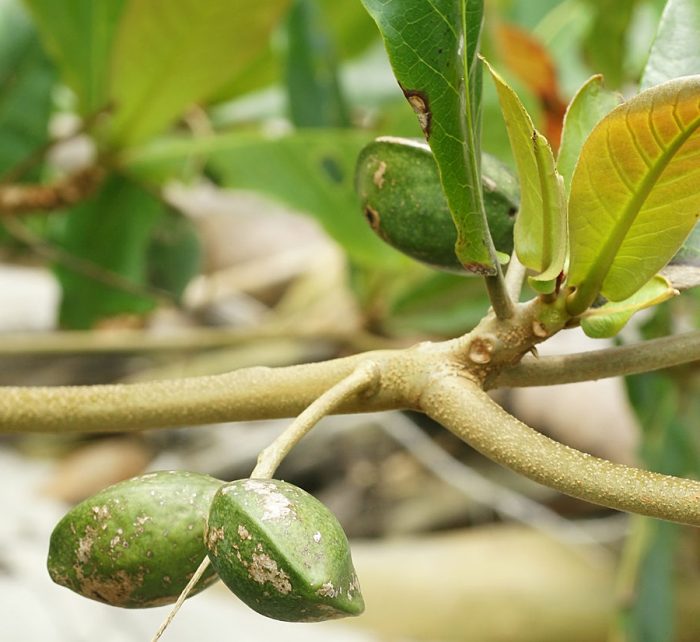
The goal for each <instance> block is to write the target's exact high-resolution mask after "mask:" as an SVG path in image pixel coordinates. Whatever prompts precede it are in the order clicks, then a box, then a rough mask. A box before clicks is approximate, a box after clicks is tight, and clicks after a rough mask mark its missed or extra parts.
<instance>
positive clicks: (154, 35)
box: [93, 0, 288, 146]
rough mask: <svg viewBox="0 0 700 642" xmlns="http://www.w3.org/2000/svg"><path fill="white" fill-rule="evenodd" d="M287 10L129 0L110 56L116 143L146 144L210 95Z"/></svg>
mask: <svg viewBox="0 0 700 642" xmlns="http://www.w3.org/2000/svg"><path fill="white" fill-rule="evenodd" d="M93 4H100V3H93ZM287 5H288V1H287V0H267V2H258V1H257V0H240V1H239V2H221V1H220V0H169V1H168V2H165V1H163V0H160V1H155V0H153V1H150V2H141V1H140V0H130V1H129V2H128V5H127V7H126V9H125V11H124V15H123V17H122V20H121V23H120V27H119V31H118V33H117V36H116V39H115V43H114V49H113V54H112V74H111V92H110V93H111V95H112V98H113V99H114V102H115V105H116V109H117V110H116V112H115V117H114V122H113V131H112V138H113V141H114V142H115V143H116V144H117V145H119V146H127V145H131V144H133V143H135V142H138V141H142V140H144V139H146V138H148V137H149V136H151V135H153V134H156V133H158V132H159V131H161V130H162V129H163V128H165V127H166V126H167V125H169V124H170V123H171V122H172V121H173V120H175V118H177V116H179V115H180V114H181V113H182V111H183V110H184V109H185V108H186V107H187V106H188V105H190V104H192V103H195V102H198V101H203V100H207V99H208V98H210V97H211V96H212V95H213V94H214V93H215V92H217V91H218V90H220V89H221V88H222V87H223V86H224V85H225V84H226V83H227V82H228V81H230V80H231V79H232V78H234V77H235V76H236V75H237V74H238V73H240V72H241V71H243V70H244V69H245V68H246V67H247V66H248V65H249V64H250V63H251V62H252V61H253V60H254V59H255V58H256V56H257V55H258V54H259V53H260V52H261V51H263V49H264V47H265V46H266V43H267V40H268V37H269V34H270V31H271V30H272V28H273V26H274V25H275V24H276V23H277V21H278V20H279V18H280V16H281V15H282V13H283V11H284V10H285V9H286V7H287Z"/></svg>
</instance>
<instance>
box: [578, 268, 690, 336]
mask: <svg viewBox="0 0 700 642" xmlns="http://www.w3.org/2000/svg"><path fill="white" fill-rule="evenodd" d="M677 294H679V292H678V290H675V289H674V288H673V287H672V286H671V284H670V283H669V282H668V280H667V279H665V278H664V277H663V276H660V275H656V276H655V277H654V278H652V279H651V280H650V281H647V282H646V283H645V284H644V285H643V286H642V287H641V288H639V290H637V291H636V292H635V293H634V294H633V295H632V296H631V297H629V298H628V299H625V300H624V301H618V302H615V303H606V304H605V305H602V306H601V307H599V308H594V309H591V310H589V311H588V312H586V313H585V314H584V315H583V317H582V318H581V327H582V328H583V331H584V332H585V333H586V334H587V335H588V336H589V337H593V338H594V339H604V338H607V337H614V336H615V335H616V334H617V333H618V332H620V330H622V328H624V327H625V325H626V324H627V322H628V321H629V320H630V319H631V318H632V315H633V314H634V313H635V312H638V311H639V310H643V309H644V308H650V307H651V306H653V305H658V304H659V303H663V302H664V301H667V300H668V299H670V298H671V297H673V296H676V295H677Z"/></svg>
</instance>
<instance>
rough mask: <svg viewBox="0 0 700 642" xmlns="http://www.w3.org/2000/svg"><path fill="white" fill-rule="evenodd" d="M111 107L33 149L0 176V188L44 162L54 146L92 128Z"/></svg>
mask: <svg viewBox="0 0 700 642" xmlns="http://www.w3.org/2000/svg"><path fill="white" fill-rule="evenodd" d="M112 107H113V106H112V105H111V104H107V105H105V106H103V107H100V108H99V109H96V110H95V111H94V112H93V113H92V114H88V115H87V116H85V118H83V120H82V121H81V122H80V124H79V125H78V126H77V127H76V128H75V129H74V130H73V131H71V132H69V133H67V134H65V135H63V136H59V137H57V138H52V139H50V140H47V141H46V142H45V143H43V144H42V145H40V146H39V147H37V148H36V149H34V150H33V151H32V152H31V153H30V154H29V155H28V156H26V157H25V158H23V159H22V160H21V161H19V162H18V163H17V164H16V165H15V166H14V167H11V168H10V169H9V170H8V171H7V172H5V173H4V174H2V175H0V186H3V185H7V184H8V183H13V182H15V181H18V180H19V179H21V178H22V177H23V176H24V175H25V174H26V173H27V172H28V171H29V170H31V169H32V168H34V167H36V166H37V165H38V164H39V163H41V162H42V161H43V160H44V157H45V156H46V155H47V154H48V153H49V152H50V151H51V150H52V149H53V148H54V147H56V146H58V145H62V144H63V143H66V142H68V141H70V140H73V139H74V138H77V137H78V136H82V135H83V134H85V133H87V132H88V131H89V130H91V129H92V127H93V126H94V125H95V124H96V123H97V122H98V121H99V120H100V119H101V118H102V117H103V116H106V115H107V114H109V112H110V111H111V110H112Z"/></svg>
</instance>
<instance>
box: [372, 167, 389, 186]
mask: <svg viewBox="0 0 700 642" xmlns="http://www.w3.org/2000/svg"><path fill="white" fill-rule="evenodd" d="M384 174H386V163H385V162H384V161H379V166H378V167H377V169H376V170H375V172H374V174H373V175H372V182H373V183H374V184H375V185H376V186H377V189H382V187H384V180H385V179H384Z"/></svg>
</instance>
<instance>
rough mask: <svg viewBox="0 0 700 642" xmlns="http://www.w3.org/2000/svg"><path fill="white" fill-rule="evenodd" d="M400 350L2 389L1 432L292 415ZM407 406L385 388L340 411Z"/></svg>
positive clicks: (137, 427)
mask: <svg viewBox="0 0 700 642" xmlns="http://www.w3.org/2000/svg"><path fill="white" fill-rule="evenodd" d="M402 352H403V351H390V350H386V351H376V352H366V353H363V354H359V355H355V356H352V357H346V358H343V359H335V360H332V361H325V362H321V363H312V364H304V365H299V366H291V367H287V368H262V367H257V368H245V369H242V370H237V371H234V372H231V373H227V374H224V375H217V376H210V377H192V378H187V379H174V380H169V381H154V382H147V383H137V384H115V385H100V386H57V387H0V434H1V433H11V432H23V433H29V432H50V433H54V434H68V433H81V432H113V431H117V432H133V431H136V430H143V429H146V428H163V427H172V426H185V425H194V424H205V423H215V422H222V421H243V420H253V419H273V418H279V417H292V416H295V415H297V414H299V413H300V412H301V411H302V410H304V408H306V407H307V406H309V405H310V404H311V403H313V401H314V400H315V399H316V398H317V397H319V396H320V395H322V394H323V393H324V392H325V391H326V390H328V388H329V387H331V386H333V385H335V384H336V383H338V382H339V381H340V380H341V379H344V378H345V377H347V376H348V375H350V374H351V373H352V372H353V370H354V369H355V368H356V367H357V366H358V365H359V364H360V363H362V362H363V361H367V360H372V361H375V362H376V363H378V364H381V363H382V362H387V361H388V360H389V358H391V357H397V356H399V355H400V354H402ZM407 352H410V351H407ZM401 362H402V360H401V359H399V364H400V363H401ZM403 363H404V364H405V361H403ZM398 368H399V369H400V368H401V365H398ZM405 407H407V403H406V402H405V400H404V397H403V396H402V394H401V393H400V392H399V391H397V390H396V389H395V387H393V386H386V387H382V389H381V390H379V391H378V392H377V394H376V395H374V396H372V397H371V398H369V399H358V398H356V397H355V398H351V399H347V400H346V401H345V402H343V403H342V404H341V405H340V406H339V407H338V408H337V412H339V413H350V412H366V411H374V410H388V409H394V408H405Z"/></svg>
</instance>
